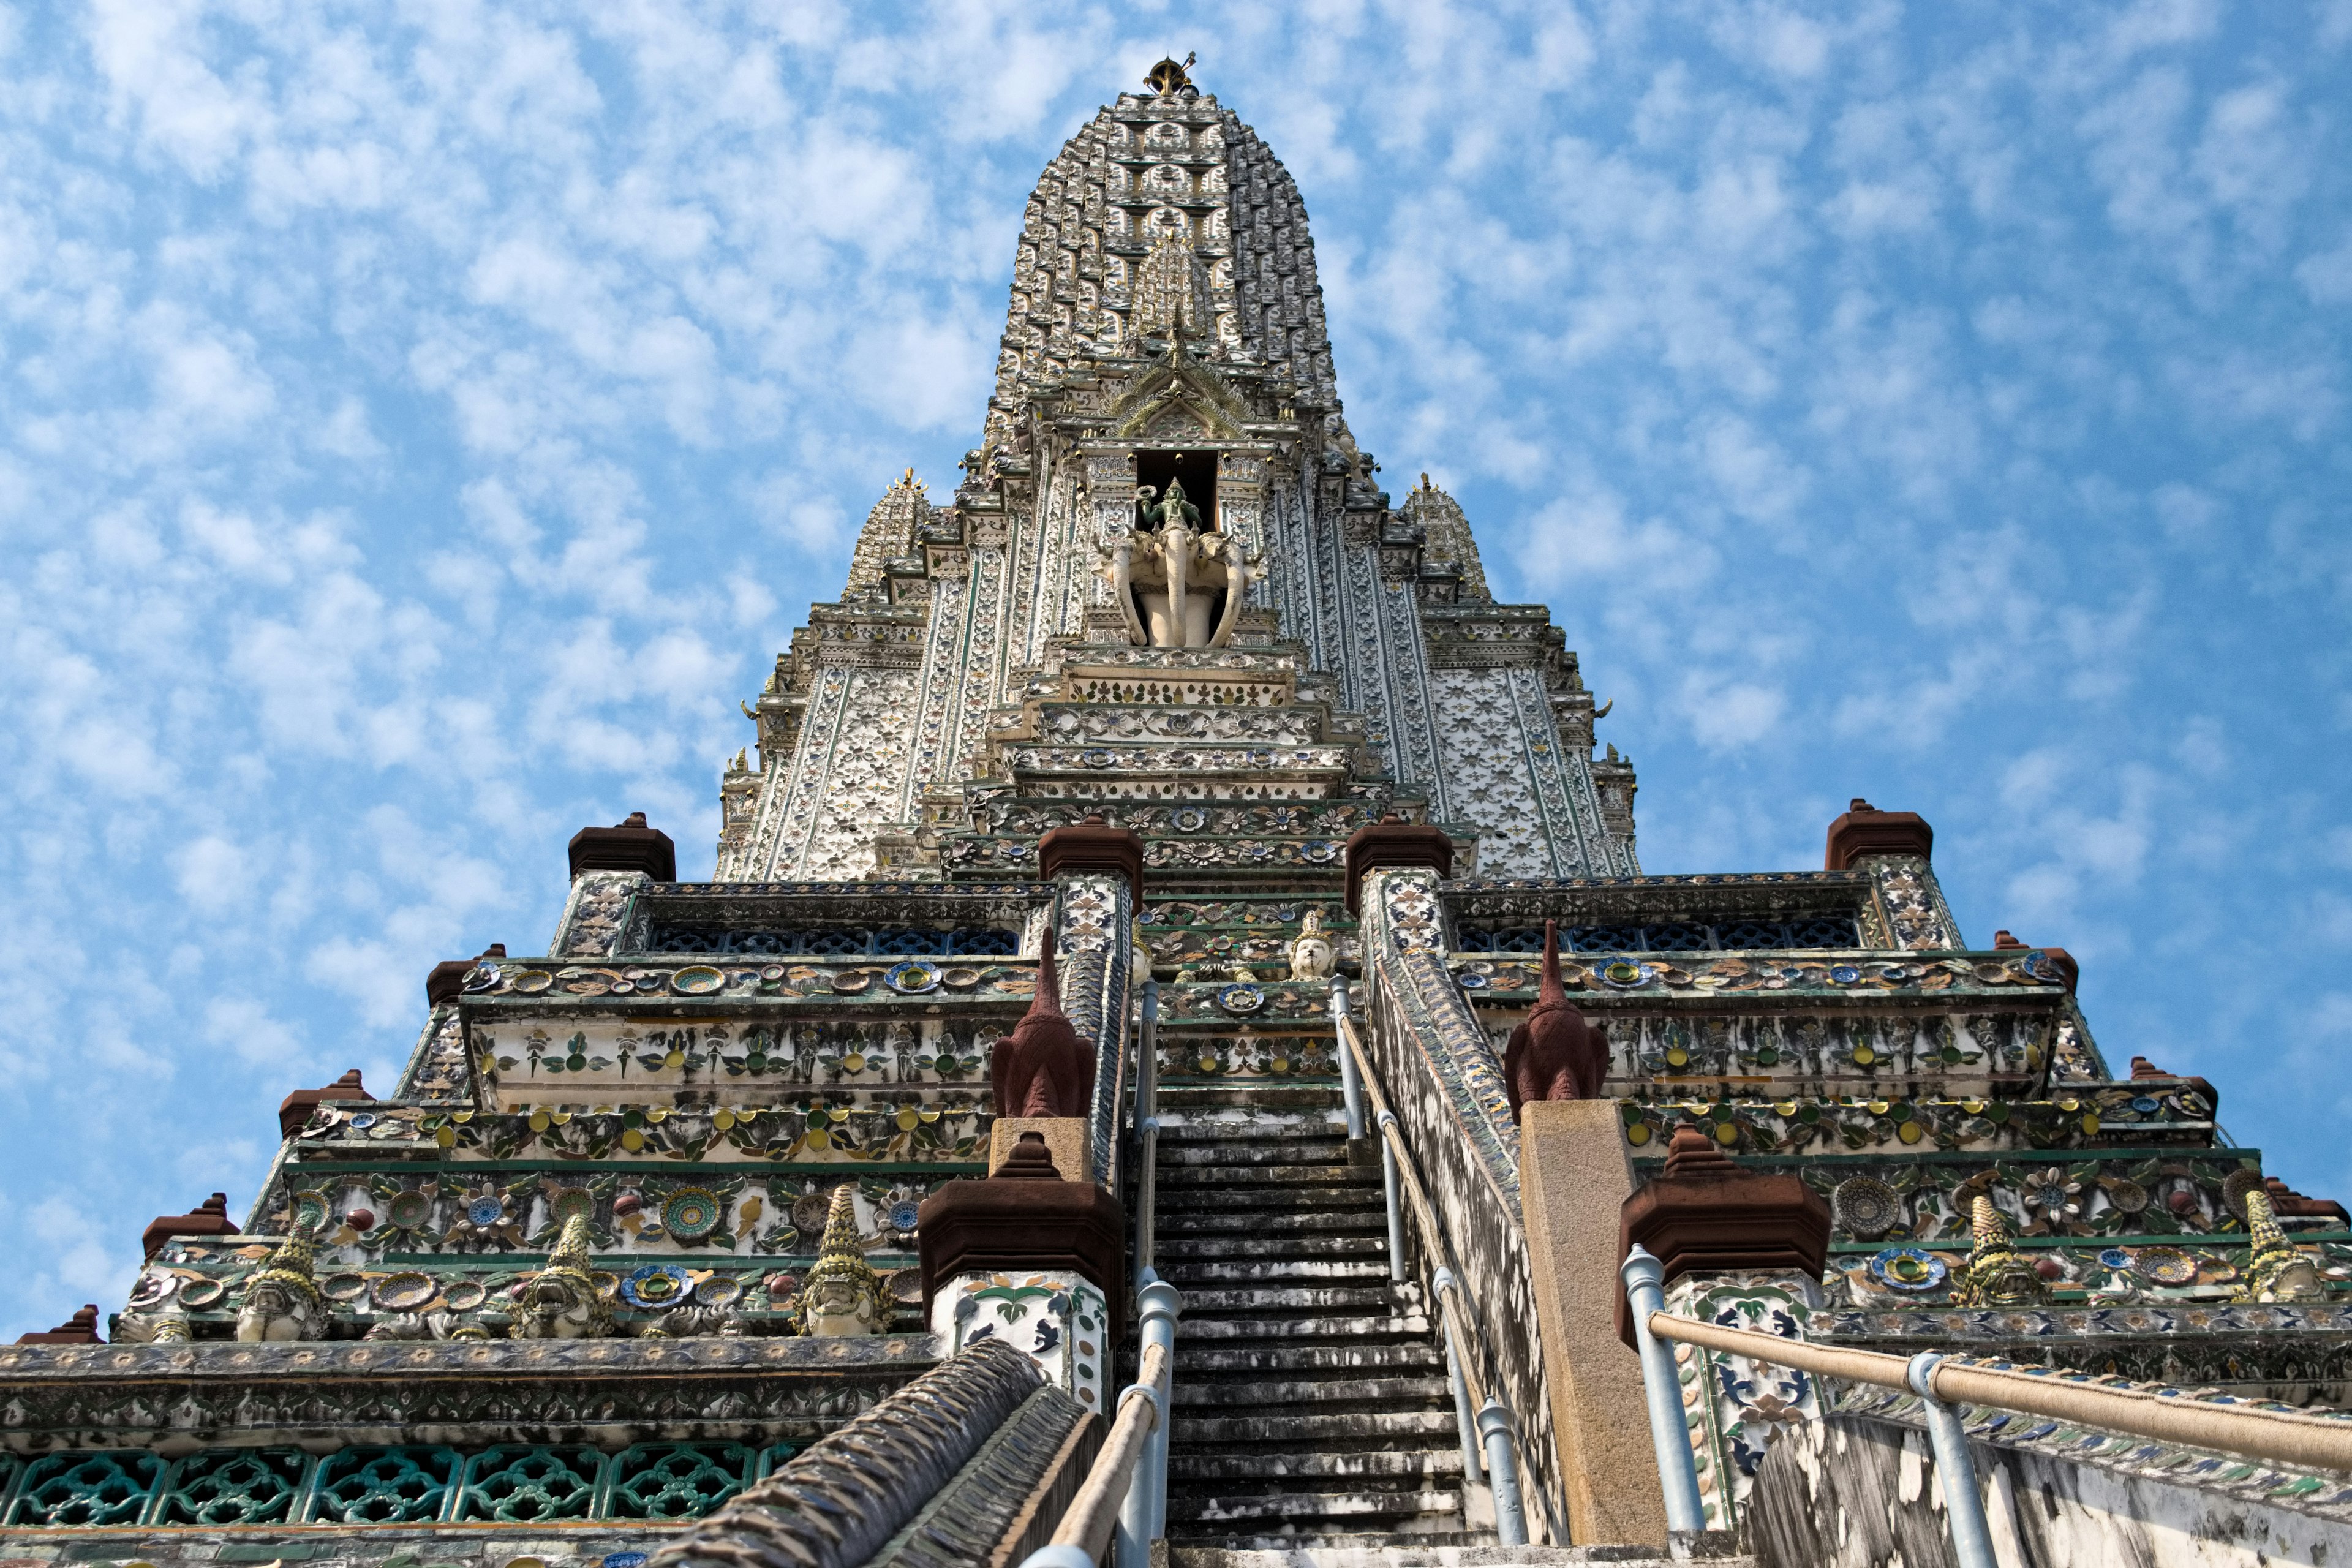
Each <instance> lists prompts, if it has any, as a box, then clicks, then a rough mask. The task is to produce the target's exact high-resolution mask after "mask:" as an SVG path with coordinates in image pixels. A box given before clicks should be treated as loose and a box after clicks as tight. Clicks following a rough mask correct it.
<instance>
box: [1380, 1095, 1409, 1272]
mask: <svg viewBox="0 0 2352 1568" xmlns="http://www.w3.org/2000/svg"><path fill="white" fill-rule="evenodd" d="M1396 1124H1397V1119H1396V1112H1395V1111H1393V1110H1383V1111H1381V1186H1382V1187H1383V1188H1384V1189H1385V1190H1386V1191H1387V1193H1388V1200H1389V1279H1391V1281H1400V1280H1402V1279H1404V1205H1402V1203H1401V1202H1400V1201H1399V1199H1398V1197H1397V1157H1396V1144H1395V1143H1393V1142H1391V1141H1390V1138H1389V1136H1388V1134H1389V1131H1390V1130H1391V1128H1393V1127H1395V1126H1396Z"/></svg>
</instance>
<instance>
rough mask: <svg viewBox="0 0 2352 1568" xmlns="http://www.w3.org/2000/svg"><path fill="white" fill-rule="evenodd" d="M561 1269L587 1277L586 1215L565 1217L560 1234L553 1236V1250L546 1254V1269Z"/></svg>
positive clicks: (552, 1270) (549, 1270)
mask: <svg viewBox="0 0 2352 1568" xmlns="http://www.w3.org/2000/svg"><path fill="white" fill-rule="evenodd" d="M558 1269H561V1270H562V1271H564V1272H565V1273H569V1274H577V1275H579V1276H580V1277H581V1278H582V1279H586V1278H588V1216H587V1215H584V1214H575V1215H571V1216H570V1217H569V1218H567V1219H565V1220H564V1222H563V1230H562V1234H560V1235H559V1236H557V1237H556V1238H555V1250H554V1251H552V1252H551V1253H549V1254H548V1255H547V1271H548V1272H550V1273H553V1272H554V1271H556V1270H558Z"/></svg>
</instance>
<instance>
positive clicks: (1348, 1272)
mask: <svg viewBox="0 0 2352 1568" xmlns="http://www.w3.org/2000/svg"><path fill="white" fill-rule="evenodd" d="M1152 1263H1153V1266H1154V1267H1155V1268H1157V1269H1158V1270H1159V1274H1160V1278H1161V1279H1165V1280H1167V1281H1168V1282H1169V1283H1171V1284H1172V1285H1176V1286H1180V1287H1181V1288H1182V1289H1183V1291H1184V1310H1186V1311H1188V1312H1189V1311H1192V1310H1193V1304H1192V1289H1193V1287H1194V1286H1204V1287H1205V1286H1214V1285H1250V1284H1268V1285H1271V1284H1277V1283H1279V1284H1285V1285H1308V1284H1328V1283H1335V1282H1338V1281H1341V1280H1353V1281H1360V1282H1363V1283H1370V1282H1371V1281H1374V1280H1378V1281H1380V1283H1381V1286H1382V1287H1383V1288H1384V1289H1385V1287H1386V1285H1387V1282H1388V1277H1389V1266H1388V1264H1387V1263H1386V1262H1385V1261H1384V1260H1382V1259H1381V1258H1363V1259H1361V1260H1360V1261H1357V1262H1352V1263H1351V1262H1349V1261H1348V1260H1346V1259H1344V1258H1265V1259H1261V1260H1258V1261H1251V1260H1249V1259H1245V1258H1244V1259H1236V1260H1234V1261H1230V1262H1212V1263H1200V1262H1187V1263H1178V1262H1172V1261H1170V1260H1167V1259H1164V1258H1153V1259H1152Z"/></svg>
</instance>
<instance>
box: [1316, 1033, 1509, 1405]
mask: <svg viewBox="0 0 2352 1568" xmlns="http://www.w3.org/2000/svg"><path fill="white" fill-rule="evenodd" d="M1338 1023H1339V1038H1340V1039H1341V1040H1342V1041H1344V1042H1345V1043H1346V1045H1347V1047H1348V1050H1349V1054H1350V1055H1352V1056H1353V1057H1354V1058H1356V1064H1357V1066H1356V1071H1357V1075H1358V1080H1359V1081H1360V1083H1361V1084H1362V1086H1363V1092H1364V1094H1365V1095H1366V1096H1367V1097H1368V1098H1369V1099H1370V1100H1371V1102H1372V1103H1371V1110H1372V1114H1371V1121H1373V1122H1374V1124H1376V1125H1377V1126H1378V1127H1379V1128H1380V1130H1381V1137H1382V1138H1383V1139H1385V1140H1386V1141H1387V1146H1388V1149H1389V1151H1390V1152H1391V1153H1392V1154H1393V1155H1394V1156H1395V1158H1396V1175H1397V1185H1398V1186H1399V1188H1401V1189H1402V1192H1403V1194H1404V1200H1405V1206H1406V1207H1407V1208H1408V1209H1410V1210H1411V1211H1412V1219H1413V1226H1414V1228H1415V1229H1417V1230H1419V1231H1420V1232H1421V1240H1422V1245H1423V1246H1424V1247H1427V1248H1429V1255H1430V1257H1431V1258H1434V1259H1435V1260H1436V1262H1437V1266H1438V1268H1441V1269H1443V1270H1444V1273H1445V1275H1446V1277H1447V1284H1446V1289H1447V1291H1448V1292H1449V1293H1450V1292H1453V1291H1458V1290H1460V1289H1461V1288H1462V1287H1461V1284H1460V1277H1459V1276H1458V1275H1456V1274H1455V1273H1454V1253H1453V1249H1452V1248H1450V1247H1447V1246H1446V1244H1445V1233H1444V1231H1442V1230H1440V1229H1438V1227H1437V1212H1436V1211H1435V1210H1434V1209H1433V1208H1431V1207H1430V1205H1429V1194H1427V1193H1425V1192H1423V1190H1422V1186H1421V1178H1420V1176H1418V1175H1417V1174H1415V1173H1414V1172H1413V1168H1412V1154H1411V1152H1409V1151H1408V1150H1407V1149H1406V1148H1405V1143H1404V1133H1403V1132H1402V1131H1400V1130H1399V1125H1398V1122H1397V1118H1396V1112H1394V1111H1393V1110H1390V1109H1389V1101H1388V1096H1387V1095H1385V1094H1383V1093H1381V1080H1380V1079H1379V1078H1378V1077H1377V1076H1376V1075H1375V1074H1374V1073H1373V1072H1372V1064H1371V1058H1370V1056H1368V1055H1367V1054H1366V1052H1365V1050H1364V1042H1363V1039H1362V1037H1360V1036H1359V1035H1358V1034H1357V1033H1356V1021H1355V1020H1354V1019H1353V1018H1349V1017H1347V1016H1341V1017H1340V1018H1339V1020H1338ZM1448 1328H1449V1331H1451V1330H1452V1329H1453V1328H1454V1325H1453V1324H1452V1322H1451V1321H1450V1319H1449V1321H1448ZM1462 1379H1463V1382H1464V1384H1466V1385H1467V1387H1468V1388H1469V1391H1470V1403H1471V1404H1472V1405H1484V1404H1485V1403H1486V1384H1485V1383H1484V1382H1482V1381H1481V1380H1480V1376H1479V1372H1478V1363H1477V1362H1476V1360H1475V1358H1473V1357H1470V1356H1467V1355H1465V1357H1464V1358H1463V1366H1462Z"/></svg>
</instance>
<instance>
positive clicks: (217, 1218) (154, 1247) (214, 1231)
mask: <svg viewBox="0 0 2352 1568" xmlns="http://www.w3.org/2000/svg"><path fill="white" fill-rule="evenodd" d="M236 1233H237V1229H236V1221H235V1220H233V1219H231V1218H229V1217H228V1194H226V1193H215V1194H213V1195H212V1196H210V1197H208V1198H206V1199H205V1201H204V1202H202V1203H200V1204H198V1205H196V1206H195V1207H194V1208H192V1209H190V1210H189V1211H188V1212H187V1213H186V1214H165V1215H156V1216H155V1217H154V1218H153V1219H152V1220H150V1221H148V1222H147V1228H146V1229H145V1230H144V1231H142V1232H141V1233H140V1237H139V1245H140V1246H141V1247H143V1248H145V1249H146V1255H147V1256H148V1257H149V1258H152V1257H154V1256H155V1255H156V1254H157V1253H159V1252H161V1251H163V1244H164V1243H165V1242H167V1241H169V1240H171V1239H172V1238H173V1237H175V1236H235V1235H236Z"/></svg>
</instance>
